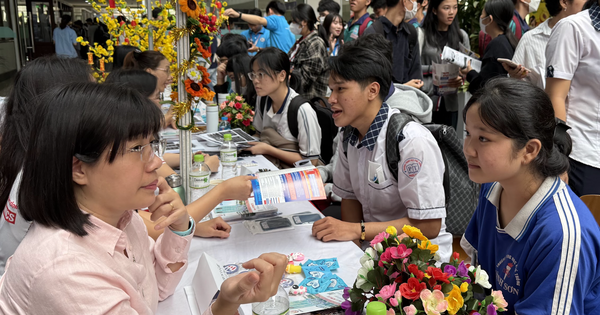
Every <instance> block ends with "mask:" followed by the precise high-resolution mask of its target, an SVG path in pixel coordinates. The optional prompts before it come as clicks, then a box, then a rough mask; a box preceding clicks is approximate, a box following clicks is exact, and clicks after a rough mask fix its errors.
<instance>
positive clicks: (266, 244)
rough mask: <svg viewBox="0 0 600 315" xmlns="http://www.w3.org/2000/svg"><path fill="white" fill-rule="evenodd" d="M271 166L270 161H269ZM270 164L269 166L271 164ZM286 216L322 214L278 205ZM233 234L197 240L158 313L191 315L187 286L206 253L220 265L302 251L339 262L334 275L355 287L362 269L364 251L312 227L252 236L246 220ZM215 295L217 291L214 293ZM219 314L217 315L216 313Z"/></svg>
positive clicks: (305, 205)
mask: <svg viewBox="0 0 600 315" xmlns="http://www.w3.org/2000/svg"><path fill="white" fill-rule="evenodd" d="M240 160H242V161H240V162H238V165H239V164H243V163H248V162H249V161H256V162H258V165H257V166H253V168H265V166H267V165H266V164H264V163H265V161H266V159H264V157H262V156H256V157H248V158H243V159H240ZM266 163H268V161H267V162H266ZM269 164H270V163H269ZM275 206H277V208H278V209H279V212H281V213H282V214H283V215H288V214H294V213H300V212H306V211H309V212H311V213H320V212H319V211H318V210H317V209H316V208H315V207H314V206H313V205H312V204H311V203H310V202H308V201H297V202H289V203H281V204H276V205H275ZM229 224H230V225H231V234H230V237H229V238H228V239H223V240H222V239H216V238H200V237H194V238H193V240H192V244H191V247H190V252H189V256H188V266H187V270H186V271H185V273H184V275H183V278H182V279H181V282H180V283H179V285H178V286H177V289H176V290H175V293H174V294H173V295H172V296H171V297H169V298H167V299H166V300H164V301H162V302H160V303H159V304H158V309H157V312H156V314H163V315H167V314H177V315H191V314H192V312H191V310H190V307H189V304H188V301H187V297H186V294H185V292H184V287H186V286H190V285H192V280H193V279H194V274H195V273H196V269H197V267H198V261H199V260H200V257H201V256H202V254H203V253H205V252H206V253H207V254H208V255H210V256H211V257H213V258H215V259H216V260H217V261H218V262H220V263H221V264H223V265H225V264H232V263H239V262H245V261H248V260H250V259H253V258H256V257H258V256H260V255H261V254H263V253H268V252H278V253H282V254H290V253H296V252H300V253H303V254H304V255H305V257H306V258H307V259H312V260H317V259H323V258H333V257H336V258H337V259H338V262H339V265H340V268H339V269H338V270H337V271H336V272H334V273H335V274H337V275H338V276H339V277H341V278H342V279H343V280H344V282H346V284H347V285H349V286H352V285H353V284H354V281H355V280H356V276H357V274H358V269H359V268H360V262H359V260H360V257H361V256H362V255H363V252H362V250H361V249H360V248H359V247H358V246H356V244H354V243H353V242H328V243H324V242H321V241H320V240H317V239H316V238H315V237H314V236H312V233H311V232H312V224H309V225H299V226H295V228H294V229H293V230H286V231H278V232H273V233H266V234H257V235H252V233H250V231H248V230H247V229H246V227H245V226H244V225H243V221H233V222H229ZM213 294H214V292H213ZM242 308H243V310H244V313H245V314H252V311H251V306H250V305H243V306H242ZM215 315H216V314H215Z"/></svg>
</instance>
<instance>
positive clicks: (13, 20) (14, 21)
mask: <svg viewBox="0 0 600 315" xmlns="http://www.w3.org/2000/svg"><path fill="white" fill-rule="evenodd" d="M15 5H16V1H13V0H9V1H8V9H9V16H10V20H11V27H12V30H13V32H14V33H15V38H14V43H15V60H16V62H17V71H19V70H21V61H22V59H21V58H22V57H21V37H20V36H19V29H18V28H17V19H18V18H19V17H18V14H16V13H15Z"/></svg>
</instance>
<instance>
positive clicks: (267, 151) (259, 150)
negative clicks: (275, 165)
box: [245, 142, 319, 165]
mask: <svg viewBox="0 0 600 315" xmlns="http://www.w3.org/2000/svg"><path fill="white" fill-rule="evenodd" d="M248 144H250V145H252V147H250V148H248V149H245V150H246V151H250V152H252V154H254V155H260V154H262V155H270V156H272V157H274V158H277V159H279V160H281V161H283V162H284V163H287V164H290V165H293V164H294V162H298V161H300V160H302V155H300V153H297V152H289V151H284V150H281V149H278V148H276V147H274V146H272V145H270V144H267V143H264V142H248ZM318 161H319V159H314V160H311V162H312V163H313V165H316V163H318Z"/></svg>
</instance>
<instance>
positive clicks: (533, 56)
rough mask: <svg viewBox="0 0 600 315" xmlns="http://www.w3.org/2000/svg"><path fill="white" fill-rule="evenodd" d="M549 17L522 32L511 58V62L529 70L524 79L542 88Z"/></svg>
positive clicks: (544, 83)
mask: <svg viewBox="0 0 600 315" xmlns="http://www.w3.org/2000/svg"><path fill="white" fill-rule="evenodd" d="M551 19H552V18H550V19H547V20H546V21H544V23H542V24H540V25H538V26H537V27H536V28H534V29H532V30H529V31H528V32H527V33H525V34H523V37H521V40H519V45H517V49H515V54H514V55H513V59H512V61H513V62H515V63H517V64H520V65H522V66H523V67H525V68H527V69H529V70H531V72H530V73H529V75H528V76H527V78H526V79H527V80H529V81H531V83H533V84H535V85H537V86H539V87H540V88H542V89H544V88H546V79H545V78H546V45H547V44H548V40H549V39H550V33H552V29H551V28H550V25H548V22H549V21H550V20H551Z"/></svg>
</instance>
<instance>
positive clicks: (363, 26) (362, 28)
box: [358, 16, 373, 36]
mask: <svg viewBox="0 0 600 315" xmlns="http://www.w3.org/2000/svg"><path fill="white" fill-rule="evenodd" d="M371 21H373V19H371V17H370V16H367V18H366V19H365V20H364V21H363V23H362V24H361V25H360V26H359V27H358V36H362V34H363V33H364V32H365V30H366V29H367V27H368V26H369V22H371Z"/></svg>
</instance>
